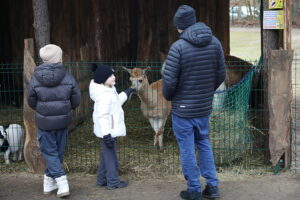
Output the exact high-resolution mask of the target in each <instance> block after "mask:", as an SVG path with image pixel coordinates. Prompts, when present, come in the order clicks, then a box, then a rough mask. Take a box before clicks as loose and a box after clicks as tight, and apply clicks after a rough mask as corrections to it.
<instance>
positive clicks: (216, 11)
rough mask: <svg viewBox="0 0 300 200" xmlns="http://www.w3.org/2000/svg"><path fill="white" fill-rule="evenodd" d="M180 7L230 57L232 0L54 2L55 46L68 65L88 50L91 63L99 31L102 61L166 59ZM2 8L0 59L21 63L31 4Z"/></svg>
mask: <svg viewBox="0 0 300 200" xmlns="http://www.w3.org/2000/svg"><path fill="white" fill-rule="evenodd" d="M181 4H188V5H191V6H193V7H194V8H195V10H196V12H197V19H198V20H201V21H204V22H205V23H207V24H208V25H209V26H210V27H211V28H212V30H213V32H214V34H215V35H216V36H217V37H218V38H219V39H220V40H221V42H222V44H223V46H224V49H225V52H226V53H227V54H229V13H228V9H229V0H226V1H224V0H211V1H206V0H190V1H187V0H176V1H174V0H165V1H159V3H158V0H147V1H138V0H126V1H118V0H98V1H94V0H64V1H60V0H51V1H48V6H49V15H50V16H49V18H50V24H51V42H52V43H56V44H58V45H60V46H61V47H62V48H63V50H64V61H68V60H80V57H81V54H80V48H81V47H82V46H85V47H87V48H85V49H87V51H88V52H87V54H88V56H87V59H90V60H95V59H96V58H97V56H96V55H97V48H96V42H95V32H96V30H97V29H98V30H99V31H100V42H99V43H100V51H101V53H100V54H101V59H102V60H136V59H138V60H162V59H164V57H165V54H167V52H168V49H169V47H170V45H171V44H172V43H173V42H174V41H175V40H176V39H177V37H178V34H177V32H176V30H175V28H174V26H173V15H174V13H175V11H176V9H177V7H178V6H179V5H181ZM0 5H1V6H0V7H1V10H2V12H1V15H2V17H1V21H0V23H1V24H0V25H1V26H2V27H5V30H7V31H6V32H2V33H1V34H0V37H1V39H0V45H1V46H2V47H4V48H3V49H5V50H6V51H3V50H1V56H0V58H1V60H5V61H7V62H22V61H23V39H24V38H29V37H33V36H34V32H33V26H32V24H33V13H32V2H31V1H28V0H3V1H1V3H0ZM94 6H96V8H97V10H98V12H97V13H95V9H93V8H94ZM93 11H94V12H93ZM97 16H98V17H99V22H98V23H99V24H100V26H98V25H97V26H96V22H95V21H96V20H94V19H95V17H97Z"/></svg>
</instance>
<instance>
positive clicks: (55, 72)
mask: <svg viewBox="0 0 300 200" xmlns="http://www.w3.org/2000/svg"><path fill="white" fill-rule="evenodd" d="M66 73H67V72H66V70H65V69H64V68H63V66H62V65H61V64H47V63H44V64H42V65H39V66H37V67H36V68H35V70H34V76H35V77H36V79H37V80H38V81H39V82H40V83H41V84H42V85H43V86H47V87H54V86H57V85H59V84H60V82H61V81H62V79H63V78H64V77H65V75H66Z"/></svg>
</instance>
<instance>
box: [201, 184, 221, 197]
mask: <svg viewBox="0 0 300 200" xmlns="http://www.w3.org/2000/svg"><path fill="white" fill-rule="evenodd" d="M202 195H203V197H205V198H209V199H214V198H219V197H220V193H219V188H218V186H209V185H206V187H205V189H204V190H203V192H202Z"/></svg>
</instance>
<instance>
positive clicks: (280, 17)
mask: <svg viewBox="0 0 300 200" xmlns="http://www.w3.org/2000/svg"><path fill="white" fill-rule="evenodd" d="M263 28H264V29H284V12H283V10H265V11H264V18H263Z"/></svg>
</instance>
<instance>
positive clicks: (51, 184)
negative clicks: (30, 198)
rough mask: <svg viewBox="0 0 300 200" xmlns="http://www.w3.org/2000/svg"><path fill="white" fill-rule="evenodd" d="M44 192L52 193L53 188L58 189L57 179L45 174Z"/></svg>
mask: <svg viewBox="0 0 300 200" xmlns="http://www.w3.org/2000/svg"><path fill="white" fill-rule="evenodd" d="M43 185H44V194H50V193H51V192H52V191H53V190H56V189H57V184H56V182H55V180H54V179H53V178H51V177H49V176H46V174H44V184H43Z"/></svg>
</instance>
